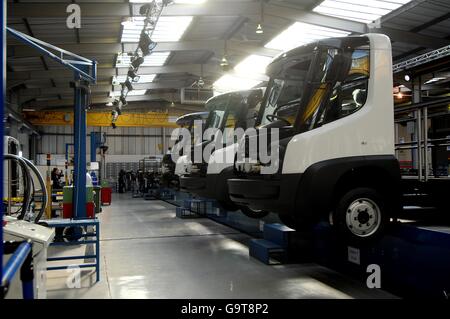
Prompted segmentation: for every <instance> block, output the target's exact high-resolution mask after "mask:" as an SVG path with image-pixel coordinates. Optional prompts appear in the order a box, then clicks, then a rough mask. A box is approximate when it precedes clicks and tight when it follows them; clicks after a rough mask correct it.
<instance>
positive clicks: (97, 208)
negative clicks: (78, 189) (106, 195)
mask: <svg viewBox="0 0 450 319" xmlns="http://www.w3.org/2000/svg"><path fill="white" fill-rule="evenodd" d="M101 191H102V188H101V187H100V186H94V204H95V213H96V214H99V213H100V212H101V209H102V205H101V203H100V200H101V196H100V193H101Z"/></svg>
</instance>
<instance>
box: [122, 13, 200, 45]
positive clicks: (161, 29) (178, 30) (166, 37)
mask: <svg viewBox="0 0 450 319" xmlns="http://www.w3.org/2000/svg"><path fill="white" fill-rule="evenodd" d="M192 19H193V17H191V16H185V17H183V16H181V17H160V18H159V20H158V22H157V23H156V27H155V30H153V33H152V36H151V39H152V40H153V41H155V42H176V41H179V40H180V39H181V37H182V36H183V35H184V33H185V32H186V30H187V28H188V27H189V25H190V24H191V22H192ZM143 27H144V17H133V18H132V22H129V23H126V24H125V25H124V26H123V31H122V39H121V42H139V37H140V35H141V31H142V28H143Z"/></svg>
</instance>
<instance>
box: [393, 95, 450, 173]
mask: <svg viewBox="0 0 450 319" xmlns="http://www.w3.org/2000/svg"><path fill="white" fill-rule="evenodd" d="M447 105H450V98H445V99H439V100H436V101H431V102H423V103H417V104H411V105H407V106H402V107H398V108H397V109H395V111H394V112H395V115H396V116H397V118H396V120H395V122H396V123H397V124H399V123H405V122H414V123H415V126H414V130H415V140H414V141H411V142H402V143H396V144H395V151H396V152H398V151H404V150H416V152H415V154H417V155H416V157H417V176H416V175H407V177H409V178H417V179H418V180H420V181H424V182H426V181H428V180H429V179H432V178H440V179H444V178H450V176H449V175H448V174H447V176H445V175H441V176H438V174H437V167H431V169H433V175H431V174H430V163H431V162H432V161H431V159H430V156H429V150H430V149H433V148H436V147H448V146H450V137H446V138H430V137H429V135H428V128H429V125H428V120H429V119H431V118H435V117H438V116H444V115H448V114H450V113H449V112H437V113H436V114H433V113H432V114H429V111H430V110H432V111H433V110H435V109H438V108H441V107H443V106H447ZM411 114H413V116H411ZM412 162H413V163H414V161H412Z"/></svg>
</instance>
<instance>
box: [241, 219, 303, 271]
mask: <svg viewBox="0 0 450 319" xmlns="http://www.w3.org/2000/svg"><path fill="white" fill-rule="evenodd" d="M294 232H295V230H293V229H291V228H289V227H287V226H285V225H282V224H264V230H263V236H264V238H263V239H252V240H250V245H249V254H250V256H252V257H254V258H256V259H258V260H260V261H262V262H263V263H265V264H267V265H270V264H273V263H274V262H273V260H274V259H275V260H276V261H277V262H276V263H277V264H278V263H280V262H282V261H286V260H287V258H288V249H289V242H290V235H291V234H293V233H294Z"/></svg>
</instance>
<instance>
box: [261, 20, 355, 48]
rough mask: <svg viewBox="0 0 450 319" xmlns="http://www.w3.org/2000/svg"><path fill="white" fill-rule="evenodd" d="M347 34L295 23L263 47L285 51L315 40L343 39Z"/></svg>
mask: <svg viewBox="0 0 450 319" xmlns="http://www.w3.org/2000/svg"><path fill="white" fill-rule="evenodd" d="M349 34H350V32H346V31H340V30H336V29H332V28H325V27H320V26H317V25H313V24H308V23H302V22H296V23H294V24H293V25H291V26H290V27H289V28H287V29H286V30H284V31H283V32H281V33H280V34H279V35H278V36H276V37H275V38H274V39H273V40H272V41H270V42H269V43H267V44H266V45H265V47H266V48H269V49H275V50H280V51H287V50H290V49H293V48H296V47H298V46H301V45H304V44H307V43H310V42H313V41H316V40H320V39H325V38H332V37H345V36H347V35H349Z"/></svg>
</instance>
